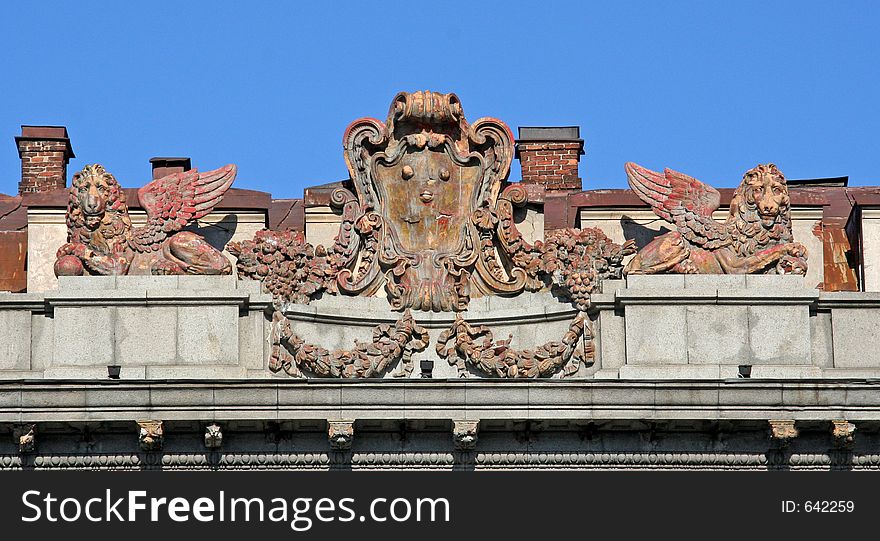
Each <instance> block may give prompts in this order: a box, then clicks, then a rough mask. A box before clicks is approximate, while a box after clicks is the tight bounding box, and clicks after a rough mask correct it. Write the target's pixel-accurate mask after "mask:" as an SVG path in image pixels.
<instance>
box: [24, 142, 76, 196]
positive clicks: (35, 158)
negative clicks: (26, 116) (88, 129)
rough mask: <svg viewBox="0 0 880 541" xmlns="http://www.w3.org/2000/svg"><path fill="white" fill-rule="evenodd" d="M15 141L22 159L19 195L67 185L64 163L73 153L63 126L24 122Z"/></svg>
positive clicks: (73, 156) (72, 156)
mask: <svg viewBox="0 0 880 541" xmlns="http://www.w3.org/2000/svg"><path fill="white" fill-rule="evenodd" d="M15 144H16V146H17V147H18V157H19V158H20V159H21V180H20V181H19V183H18V194H19V195H22V194H25V193H38V192H48V191H52V190H55V189H58V188H61V189H63V188H64V187H65V186H67V164H68V163H69V162H70V159H71V158H76V155H74V153H73V147H72V146H71V145H70V138H69V137H68V135H67V128H66V127H65V126H28V125H23V126H22V127H21V135H19V136H16V138H15Z"/></svg>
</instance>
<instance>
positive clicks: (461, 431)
mask: <svg viewBox="0 0 880 541" xmlns="http://www.w3.org/2000/svg"><path fill="white" fill-rule="evenodd" d="M479 429H480V421H453V422H452V441H453V443H454V444H455V448H456V449H458V450H460V451H470V450H472V449H475V448H476V447H477V440H478V431H479Z"/></svg>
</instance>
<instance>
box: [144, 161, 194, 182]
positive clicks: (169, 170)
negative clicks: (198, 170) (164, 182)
mask: <svg viewBox="0 0 880 541" xmlns="http://www.w3.org/2000/svg"><path fill="white" fill-rule="evenodd" d="M150 163H151V164H152V166H153V180H156V179H157V178H162V177H165V176H168V175H173V174H174V173H183V172H184V171H189V170H190V169H192V160H190V159H189V158H169V157H161V156H160V157H156V158H150Z"/></svg>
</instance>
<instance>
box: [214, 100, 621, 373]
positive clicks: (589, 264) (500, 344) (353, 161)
mask: <svg viewBox="0 0 880 541" xmlns="http://www.w3.org/2000/svg"><path fill="white" fill-rule="evenodd" d="M343 146H344V149H345V161H346V164H347V165H348V169H349V172H350V173H351V187H352V188H353V190H349V189H348V188H347V187H345V188H338V189H336V190H335V191H334V192H333V194H332V197H331V204H333V205H334V206H337V207H341V208H342V223H341V224H340V227H339V234H338V235H337V236H336V238H335V239H334V242H333V245H332V246H328V247H324V246H320V245H319V246H312V245H311V244H309V243H307V242H305V239H304V238H303V236H302V234H299V233H294V232H291V231H260V232H258V233H257V234H256V235H255V237H254V239H253V240H246V241H243V242H232V243H230V244H229V246H228V249H229V251H230V252H231V253H232V254H233V255H235V256H236V257H237V258H238V262H237V268H238V276H239V277H240V278H252V279H256V280H260V281H262V283H263V287H264V289H265V290H266V291H267V292H269V293H271V294H272V296H273V298H274V304H275V308H276V312H275V314H274V315H273V317H272V338H271V343H272V355H271V359H270V361H269V368H270V369H271V370H272V371H276V372H277V371H280V370H284V371H285V372H287V373H288V374H290V375H294V376H299V375H301V374H303V373H305V374H307V375H314V376H318V377H375V376H378V375H380V374H381V373H382V372H384V371H385V370H386V369H387V368H390V366H391V365H392V364H394V363H397V362H402V363H403V370H402V372H398V373H397V375H408V374H409V373H410V371H411V369H412V366H411V362H410V353H411V352H412V351H420V350H421V349H423V348H424V347H425V346H426V345H427V335H426V334H425V333H424V330H423V329H421V327H419V326H418V325H416V324H415V320H414V319H413V316H412V315H411V314H410V310H422V311H434V312H448V311H464V310H466V309H467V307H468V303H469V302H470V297H471V295H473V296H478V295H505V296H513V295H518V294H520V293H522V292H523V291H539V290H544V289H550V288H552V289H554V290H555V291H556V292H557V293H558V294H559V297H560V298H562V299H565V300H567V301H570V302H571V304H572V305H573V306H574V307H575V308H576V309H577V314H576V315H575V316H574V321H573V323H572V324H571V325H570V328H569V330H568V332H566V333H565V334H564V336H563V338H562V339H561V340H560V341H553V342H547V343H545V344H543V345H541V346H538V347H535V348H531V349H522V350H520V349H514V348H512V347H510V341H509V340H498V341H495V340H494V338H493V336H492V333H491V331H490V330H488V328H484V327H482V326H477V327H472V326H470V325H469V324H468V323H467V322H466V321H465V320H464V319H463V318H461V317H460V318H457V319H456V322H455V324H454V325H453V326H452V327H451V328H450V329H448V330H447V331H445V333H444V334H443V338H442V340H441V341H442V345H439V346H438V348H439V349H438V350H437V351H438V354H440V355H441V357H443V358H445V359H447V360H448V361H449V362H450V363H452V364H454V365H455V366H456V367H457V368H458V369H459V373H460V374H462V375H465V374H467V373H468V366H470V367H471V368H473V369H474V370H476V371H477V372H481V373H486V374H490V375H493V376H495V377H511V378H514V377H529V378H532V377H551V376H553V375H554V374H557V373H559V372H562V374H563V376H570V375H573V374H574V373H576V372H577V370H578V367H579V366H580V365H581V363H589V362H590V361H591V359H592V347H593V346H592V344H591V340H592V331H591V329H590V328H589V320H588V318H586V317H585V315H584V312H585V311H586V310H588V309H589V307H590V295H591V294H592V293H593V291H594V289H595V288H596V286H597V285H598V284H599V282H600V280H602V279H606V278H621V277H622V272H623V259H624V257H625V256H627V255H630V254H631V253H633V252H634V244H633V242H632V241H628V242H626V243H624V244H623V245H622V246H621V245H618V244H615V243H614V242H612V241H611V239H609V238H608V237H607V236H605V234H604V233H603V232H602V231H600V230H599V229H595V228H587V229H583V230H581V229H560V230H557V231H555V232H553V233H552V234H549V235H548V236H547V238H546V240H545V241H537V242H535V243H534V244H530V243H528V242H526V241H525V239H524V238H523V236H522V234H521V233H520V232H519V230H518V229H517V227H516V223H515V220H514V209H515V208H516V207H522V206H524V205H526V204H527V202H528V193H527V191H526V190H525V189H524V188H523V187H522V186H521V185H519V184H512V185H505V184H506V179H507V175H508V172H509V168H510V162H511V160H512V158H513V137H512V135H511V133H510V129H509V128H508V127H507V125H506V124H504V123H503V122H501V121H500V120H497V119H493V118H481V119H479V120H477V121H476V122H474V123H473V124H470V123H468V121H467V119H466V118H465V115H464V112H463V110H462V107H461V102H460V101H459V100H458V97H457V96H456V95H455V94H439V93H436V92H429V91H424V92H413V93H407V92H401V93H400V94H398V95H397V96H396V97H395V98H394V101H393V102H392V104H391V109H390V111H389V112H388V118H387V120H386V121H385V122H381V121H379V120H376V119H372V118H362V119H359V120H356V121H354V122H353V123H352V124H351V125H350V126H349V127H348V129H347V130H346V132H345V135H344V136H343ZM383 286H384V288H385V291H386V293H387V295H386V297H387V299H388V302H389V303H390V304H391V307H392V308H393V309H395V310H399V311H403V312H404V315H403V317H402V318H401V319H400V320H399V321H398V322H397V324H396V325H395V326H394V327H393V328H392V327H391V326H389V325H385V326H379V327H377V328H376V329H375V330H374V333H373V342H372V343H371V344H356V346H355V348H354V349H337V350H333V351H331V350H328V349H325V348H322V347H320V346H317V345H313V344H307V343H305V342H304V341H303V340H302V339H301V338H299V337H298V336H297V335H296V333H295V332H293V329H292V328H291V324H290V322H289V321H288V320H287V319H286V317H285V315H284V309H285V306H286V305H287V304H288V303H308V302H309V301H310V300H311V299H313V298H316V297H318V296H319V295H322V294H330V295H337V294H338V295H352V296H355V295H357V296H374V295H375V294H376V293H377V292H378V290H379V288H381V287H383Z"/></svg>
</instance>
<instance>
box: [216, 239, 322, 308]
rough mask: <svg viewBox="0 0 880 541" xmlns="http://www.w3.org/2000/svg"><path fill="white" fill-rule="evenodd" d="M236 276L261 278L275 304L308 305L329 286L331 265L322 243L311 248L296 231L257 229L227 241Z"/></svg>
mask: <svg viewBox="0 0 880 541" xmlns="http://www.w3.org/2000/svg"><path fill="white" fill-rule="evenodd" d="M227 249H228V250H229V252H230V253H231V254H233V255H234V256H235V257H236V258H238V261H237V262H236V267H237V269H238V275H239V276H241V277H248V278H251V279H254V280H261V281H262V282H263V288H264V289H265V290H266V291H267V292H269V293H271V294H272V297H273V298H275V299H276V301H277V302H279V303H284V302H293V303H298V304H308V302H309V300H310V299H311V298H312V297H314V296H315V295H317V294H318V293H320V292H322V291H324V290H326V289H332V288H333V283H334V281H333V277H334V275H335V274H334V272H333V267H332V265H331V263H330V258H329V257H328V255H327V250H325V249H324V247H323V246H320V245H319V246H318V247H317V248H315V247H313V246H312V245H311V244H309V243H307V242H306V241H305V239H304V238H303V234H302V233H301V232H298V231H271V230H268V229H264V230H262V231H257V233H256V235H255V236H254V238H253V239H252V240H245V241H242V242H230V243H229V244H228V245H227Z"/></svg>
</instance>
